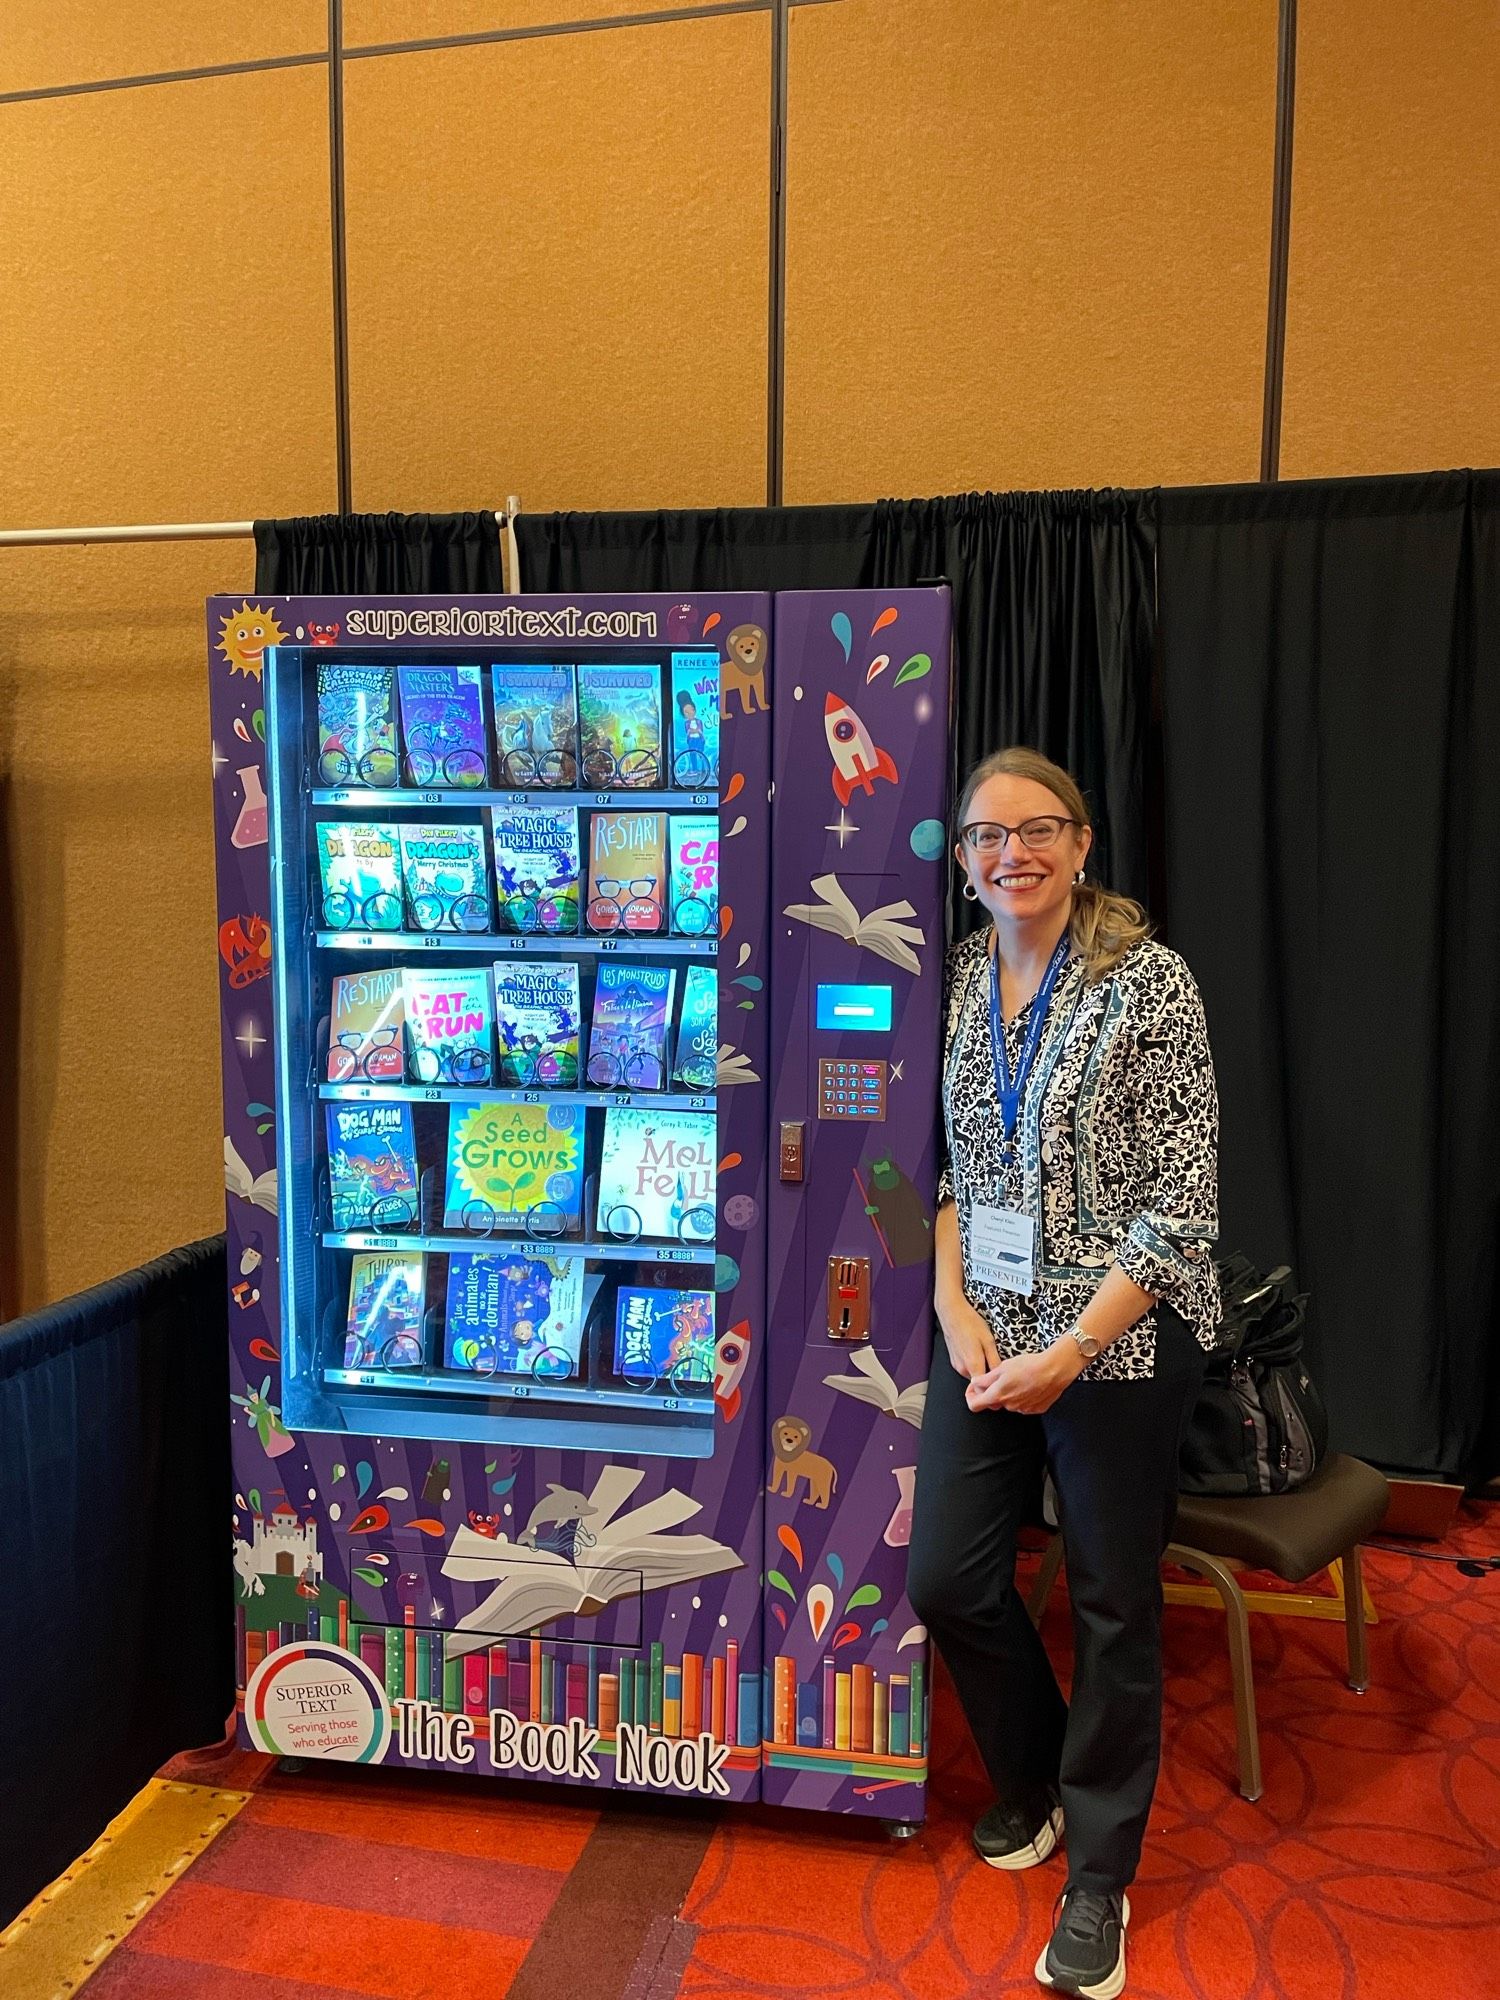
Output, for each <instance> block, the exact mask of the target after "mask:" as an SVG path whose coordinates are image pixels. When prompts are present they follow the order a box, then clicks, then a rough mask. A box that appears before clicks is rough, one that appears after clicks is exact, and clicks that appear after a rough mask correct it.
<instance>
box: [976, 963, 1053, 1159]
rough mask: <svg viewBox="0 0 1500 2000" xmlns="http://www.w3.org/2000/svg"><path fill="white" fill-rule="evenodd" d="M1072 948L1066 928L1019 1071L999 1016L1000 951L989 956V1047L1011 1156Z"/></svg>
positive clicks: (1035, 1007) (1040, 992)
mask: <svg viewBox="0 0 1500 2000" xmlns="http://www.w3.org/2000/svg"><path fill="white" fill-rule="evenodd" d="M1071 950H1072V945H1071V941H1070V939H1069V936H1068V933H1067V932H1066V931H1064V932H1063V934H1062V936H1061V937H1060V938H1059V939H1058V940H1057V949H1056V950H1055V951H1054V952H1053V954H1052V957H1051V958H1050V959H1049V960H1048V963H1047V970H1046V971H1045V972H1044V973H1043V974H1042V983H1041V985H1040V986H1039V987H1038V988H1037V990H1036V997H1035V998H1034V999H1033V1001H1032V1003H1031V1020H1030V1022H1029V1023H1028V1024H1027V1028H1026V1042H1025V1045H1024V1047H1023V1048H1022V1050H1021V1060H1020V1062H1019V1063H1018V1065H1017V1066H1016V1073H1015V1075H1014V1077H1012V1075H1011V1073H1010V1058H1009V1056H1008V1055H1007V1054H1006V1051H1005V1027H1004V1024H1003V1022H1002V1021H1001V1018H1000V961H999V954H998V952H997V953H996V954H995V956H994V957H992V958H991V960H990V1050H991V1053H992V1055H993V1056H994V1060H995V1095H996V1097H998V1098H999V1100H1000V1127H1001V1132H1002V1134H1003V1136H1004V1140H1005V1157H1006V1158H1007V1159H1009V1158H1010V1153H1011V1147H1012V1146H1013V1145H1014V1143H1015V1136H1016V1124H1017V1121H1018V1120H1019V1118H1020V1116H1021V1097H1022V1094H1023V1093H1024V1091H1025V1089H1026V1080H1027V1078H1028V1077H1029V1076H1030V1075H1031V1068H1032V1064H1033V1063H1034V1062H1035V1061H1036V1056H1037V1050H1038V1049H1039V1048H1040V1047H1041V1045H1042V1030H1043V1029H1044V1028H1045V1027H1046V1025H1047V1009H1048V1008H1049V1007H1050V1006H1051V1004H1052V994H1053V991H1054V989H1055V988H1056V986H1057V982H1058V980H1059V979H1060V978H1061V977H1062V970H1063V967H1064V966H1065V965H1066V964H1067V962H1068V958H1069V956H1070V953H1071Z"/></svg>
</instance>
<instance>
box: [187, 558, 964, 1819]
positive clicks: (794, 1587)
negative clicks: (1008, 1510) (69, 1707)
mask: <svg viewBox="0 0 1500 2000" xmlns="http://www.w3.org/2000/svg"><path fill="white" fill-rule="evenodd" d="M208 635H209V648H210V661H211V669H210V670H211V716H212V729H213V770H214V807H215V826H216V835H217V853H218V889H219V911H218V915H219V933H218V946H219V960H220V983H221V993H222V1001H223V1009H222V1016H223V1064H224V1105H225V1138H224V1162H225V1182H226V1187H227V1190H228V1257H229V1329H230V1342H231V1374H232V1378H233V1380H232V1385H231V1386H232V1391H233V1396H232V1401H233V1405H234V1408H233V1418H234V1453H233V1464H234V1477H235V1492H234V1496H233V1509H234V1566H235V1572H236V1576H237V1580H238V1587H237V1592H236V1601H237V1613H236V1616H237V1625H238V1630H237V1648H238V1650H237V1664H238V1675H237V1681H238V1690H239V1696H238V1700H239V1708H240V1735H241V1741H242V1743H243V1744H244V1745H245V1746H246V1747H249V1748H257V1749H262V1750H265V1751H269V1752H271V1753H274V1754H279V1755H282V1756H285V1757H288V1758H297V1759H303V1758H326V1759H331V1760H335V1761H339V1760H342V1761H352V1762H364V1763H375V1762H384V1763H387V1764H394V1765H401V1766H409V1767H416V1768H431V1769H434V1770H451V1771H466V1772H469V1773H472V1774H474V1775H477V1776H484V1777H527V1778H546V1779H552V1780H556V1781H558V1782H562V1783H572V1784H582V1785H618V1786H621V1787H623V1788H626V1789H632V1790H647V1791H653V1792H657V1793H663V1794H668V1795H671V1794H676V1795H679V1796H683V1797H698V1798H714V1799H731V1798H733V1799H750V1798H764V1799H767V1800H771V1801H774V1802H777V1803H781V1804H787V1805H802V1806H809V1807H812V1808H815V1809H818V1810H825V1811H837V1812H861V1813H868V1814H872V1815H876V1816H879V1817H881V1818H884V1819H886V1820H887V1821H888V1822H890V1823H891V1824H892V1825H893V1826H895V1827H900V1828H906V1827H910V1826H912V1825H914V1824H915V1823H917V1822H919V1821H920V1819H921V1818H922V1814H923V1795H924V1785H925V1780H926V1769H927V1740H928V1723H927V1713H928V1695H929V1677H928V1653H927V1641H926V1634H925V1632H924V1631H923V1630H922V1628H921V1627H920V1626H919V1625H918V1624H916V1622H915V1620H914V1618H913V1614H912V1612H911V1610H910V1607H909V1605H908V1604H907V1602H906V1600H905V1596H904V1569H905V1544H906V1541H907V1538H908V1534H909V1528H910V1520H911V1501H912V1492H913V1482H914V1479H915V1465H916V1445H917V1432H918V1429H919V1428H920V1424H921V1417H922V1406H923V1398H924V1395H925V1381H926V1373H927V1366H928V1360H929V1355H930V1350H931V1336H932V1327H931V1313H930V1300H931V1259H932V1250H931V1238H932V1209H933V1190H934V1186H935V1181H936V1158H937V1151H938V1144H937V1141H938V1074H939V1060H940V1047H939V1044H940V1009H941V995H942V966H943V949H944V909H945V903H946V895H945V890H946V880H947V868H946V853H947V846H948V836H947V831H946V822H945V814H946V809H947V796H948V785H949V740H950V737H949V727H948V702H949V646H950V639H949V615H948V600H947V593H946V591H944V590H942V589H923V590H910V591H893V592H889V593H884V594H881V595H879V596H877V595H875V594H873V593H859V592H852V593H824V592H815V593H794V594H789V595H783V596H780V597H778V598H777V599H775V600H774V602H773V600H772V599H771V598H769V597H767V596H764V595H758V594H751V593H740V594H726V593H720V594H706V595H700V596H696V597H694V598H693V599H692V600H691V601H673V600H671V599H668V598H666V597H658V596H640V597H608V598H606V597H591V596H584V597H578V598H571V599H565V598H554V597H500V598H495V597H472V598H441V599H440V598H401V599H396V598H359V597H354V596H350V597H338V598H331V597H320V598H291V597H270V598H262V597H257V598H255V599H242V598H227V597H216V598H212V599H210V600H209V605H208Z"/></svg>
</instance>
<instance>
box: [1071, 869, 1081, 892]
mask: <svg viewBox="0 0 1500 2000" xmlns="http://www.w3.org/2000/svg"><path fill="white" fill-rule="evenodd" d="M1073 880H1074V882H1075V883H1076V884H1077V885H1078V886H1079V888H1082V886H1083V870H1082V869H1081V868H1080V869H1079V871H1078V873H1077V874H1076V875H1075V876H1074V877H1073Z"/></svg>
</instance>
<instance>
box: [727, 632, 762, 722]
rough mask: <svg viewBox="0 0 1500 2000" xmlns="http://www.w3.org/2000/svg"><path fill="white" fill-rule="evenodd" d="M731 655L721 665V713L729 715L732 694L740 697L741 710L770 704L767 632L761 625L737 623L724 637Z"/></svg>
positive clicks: (749, 709)
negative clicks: (767, 686)
mask: <svg viewBox="0 0 1500 2000" xmlns="http://www.w3.org/2000/svg"><path fill="white" fill-rule="evenodd" d="M724 649H725V651H726V652H727V653H728V655H729V657H728V659H726V660H725V662H724V664H723V665H722V666H721V667H720V669H719V714H720V717H721V718H722V719H723V720H724V721H726V722H727V721H728V719H729V697H730V695H731V694H737V695H738V696H739V698H740V713H741V715H748V714H749V713H750V711H751V709H752V708H768V707H769V706H770V704H769V703H768V702H767V700H766V635H765V633H764V632H763V631H762V630H761V628H760V626H759V625H736V626H735V628H734V630H733V631H732V632H731V633H730V635H729V637H728V638H727V639H726V640H725V641H724Z"/></svg>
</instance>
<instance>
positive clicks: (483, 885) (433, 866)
mask: <svg viewBox="0 0 1500 2000" xmlns="http://www.w3.org/2000/svg"><path fill="white" fill-rule="evenodd" d="M400 834H401V875H402V879H403V881H404V882H405V884H406V901H407V907H408V908H409V909H410V911H411V917H412V923H413V924H414V925H415V927H416V929H418V930H419V931H476V932H479V931H488V930H489V927H490V871H489V864H488V861H487V860H486V857H485V852H484V828H483V827H482V826H470V825H465V824H457V825H452V826H426V825H417V826H412V825H407V824H403V825H402V827H401V829H400Z"/></svg>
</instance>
